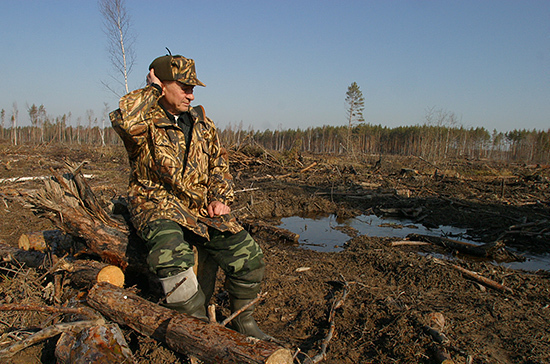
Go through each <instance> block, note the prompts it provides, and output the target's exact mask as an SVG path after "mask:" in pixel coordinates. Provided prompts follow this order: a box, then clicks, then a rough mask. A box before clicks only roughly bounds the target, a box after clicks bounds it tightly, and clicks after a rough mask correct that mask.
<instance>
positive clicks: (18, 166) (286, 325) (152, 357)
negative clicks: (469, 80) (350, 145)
mask: <svg viewBox="0 0 550 364" xmlns="http://www.w3.org/2000/svg"><path fill="white" fill-rule="evenodd" d="M64 160H69V161H72V162H82V161H84V160H87V161H88V162H89V163H88V164H87V165H86V167H85V168H84V170H83V172H84V173H86V174H93V175H94V176H95V177H94V178H93V179H91V181H90V183H91V184H92V186H93V188H94V191H95V192H96V193H97V194H98V196H101V197H102V198H103V200H104V201H105V202H106V204H107V203H108V201H109V200H110V199H113V198H115V197H117V196H119V195H123V194H124V191H125V187H126V183H127V174H128V164H127V159H126V155H125V152H124V150H123V149H122V148H88V147H84V146H83V147H81V148H78V149H76V148H65V147H63V148H62V147H59V146H41V147H37V148H31V147H27V146H23V147H13V146H9V145H5V144H4V145H0V178H9V177H27V176H49V175H51V173H50V170H49V169H50V168H54V169H58V168H62V167H63V161H64ZM231 160H232V169H233V174H234V176H235V182H236V186H237V188H236V189H237V190H242V191H241V192H238V193H237V201H236V203H235V204H234V206H233V210H234V211H235V213H236V214H237V215H238V216H239V217H240V218H243V219H244V218H251V219H254V220H262V221H264V222H267V223H270V224H274V225H277V223H278V222H279V221H280V219H281V218H282V217H287V216H294V215H300V216H316V215H320V214H334V215H337V216H339V217H351V216H356V215H360V214H371V213H376V214H381V213H382V211H387V210H388V209H400V210H398V211H404V210H405V209H407V208H419V207H421V208H422V213H421V214H420V215H419V216H418V218H419V219H420V220H421V222H422V223H423V224H424V225H426V226H438V225H452V226H457V227H461V228H466V229H468V233H469V234H470V235H471V236H473V237H474V238H476V239H477V240H479V241H480V242H492V241H494V240H497V239H498V238H500V239H501V240H502V241H504V242H505V243H506V244H507V246H508V247H511V248H515V249H517V250H519V251H523V252H531V253H533V254H542V253H547V252H548V251H549V242H548V241H549V240H548V238H549V233H548V220H550V204H549V201H550V190H549V181H550V180H549V175H550V169H549V168H548V166H525V165H504V164H498V163H495V162H491V161H488V160H460V161H452V162H451V161H447V162H446V163H445V164H440V165H438V166H439V168H438V169H436V168H435V166H434V165H432V164H431V163H429V162H427V161H424V160H421V159H419V158H416V157H406V158H405V157H389V156H388V157H386V156H383V157H382V159H381V161H380V162H381V163H380V164H379V167H378V164H377V163H376V162H377V160H378V157H374V156H373V157H361V158H353V159H352V158H349V159H341V158H336V157H332V156H321V155H296V154H293V153H287V154H285V155H274V154H269V153H266V152H265V151H261V150H257V149H253V148H249V149H247V150H241V151H239V152H238V153H237V152H234V153H233V154H232V158H231ZM313 162H316V163H317V164H316V165H315V166H314V167H312V168H311V169H309V170H308V171H305V172H300V170H301V169H302V168H304V167H307V166H309V165H310V164H312V163H313ZM42 183H43V182H41V181H25V182H23V181H20V182H13V181H8V182H3V183H0V240H2V241H4V242H5V243H8V244H10V245H14V246H16V245H17V240H18V238H19V236H20V235H21V234H23V233H28V232H32V231H40V230H47V229H54V228H56V227H55V226H54V225H53V223H52V222H50V220H48V219H47V218H45V217H44V216H41V215H40V214H39V213H37V212H33V211H32V210H31V209H30V208H29V207H28V206H25V205H26V202H25V199H24V198H22V196H24V195H25V194H27V193H29V192H32V191H34V190H36V189H38V188H41V187H42ZM529 223H532V224H531V225H529ZM521 224H526V225H522V226H525V229H521V230H519V232H517V231H516V233H515V234H505V235H503V233H504V232H506V231H507V230H508V229H509V228H510V227H511V226H513V225H516V226H517V225H521ZM534 229H536V230H534ZM252 233H253V236H254V237H255V239H256V240H257V241H258V242H259V243H260V244H261V246H262V248H263V249H264V252H265V255H266V261H267V267H268V269H267V277H266V279H265V283H264V291H265V292H267V293H268V295H267V298H266V299H265V300H264V301H263V302H262V303H261V304H260V305H259V307H258V309H257V310H256V315H255V316H256V318H257V321H258V323H259V325H260V326H261V327H262V328H263V329H264V331H266V332H267V333H270V334H271V335H273V336H274V337H275V338H277V339H278V340H280V341H281V342H282V343H284V345H285V346H287V347H289V348H291V349H292V350H293V351H296V350H298V349H299V351H300V353H299V355H298V359H297V362H298V360H299V361H300V362H303V361H304V358H305V357H306V356H310V357H312V356H314V355H316V354H317V353H319V350H320V346H321V342H322V340H323V338H325V337H326V335H327V332H328V329H329V322H328V318H329V313H330V311H331V305H332V304H333V303H335V302H336V301H339V300H342V299H343V301H342V302H343V304H342V306H341V307H340V308H338V309H337V310H336V311H335V315H334V321H333V322H334V324H335V331H334V335H333V337H332V339H331V341H330V342H329V344H328V348H327V355H326V359H325V360H324V361H323V362H324V363H440V362H442V359H440V358H439V359H438V353H440V352H447V353H448V354H449V355H450V357H452V359H453V360H454V362H455V363H467V362H471V363H548V362H550V281H549V278H550V274H549V272H547V271H519V270H510V269H506V268H504V267H502V266H500V265H496V264H494V263H492V262H489V261H481V260H479V259H478V260H474V259H466V258H465V257H462V258H461V257H456V256H455V257H454V260H453V263H455V264H458V265H460V266H462V267H464V268H467V269H469V270H472V271H475V272H478V273H480V274H482V275H483V276H485V277H487V278H490V279H492V280H494V281H496V282H498V283H501V284H504V285H506V286H507V287H509V288H511V289H512V290H513V293H506V292H500V291H497V290H494V289H490V288H486V287H484V286H481V285H479V284H477V283H475V282H473V281H472V280H469V279H467V278H465V277H464V276H463V275H462V274H461V273H460V272H458V271H457V270H455V269H453V268H452V267H450V266H446V265H441V264H438V263H437V262H436V260H434V259H433V257H432V254H433V253H444V252H443V251H442V250H440V249H437V248H434V247H431V246H430V248H426V247H425V246H424V247H422V248H421V249H422V251H421V252H422V254H419V249H420V248H418V247H414V246H398V247H392V246H391V244H390V243H391V242H392V241H395V240H401V239H397V238H392V237H385V238H379V237H369V236H365V235H362V236H355V237H353V238H351V239H350V240H349V241H348V242H342V244H344V243H345V249H344V250H343V251H342V252H338V253H336V252H333V253H322V252H316V251H312V250H306V249H302V248H300V247H298V246H295V245H292V244H288V243H285V242H282V241H280V240H279V239H277V237H276V236H273V235H270V234H268V233H267V232H266V231H263V230H261V229H259V230H254V231H252ZM0 272H1V276H0V303H38V304H42V305H55V304H65V303H68V302H67V301H68V300H70V299H72V300H74V296H71V294H69V293H67V294H66V295H65V296H63V297H64V300H65V301H64V302H59V303H55V302H52V300H51V298H50V297H48V295H47V294H46V293H47V289H46V288H45V287H46V286H47V284H48V283H49V282H50V281H51V279H50V278H49V276H48V275H47V274H46V275H44V272H41V271H37V270H33V269H22V268H18V267H14V266H13V265H12V264H7V263H0ZM346 284H347V285H346ZM344 292H346V293H347V295H346V296H345V297H343V294H344ZM214 300H215V302H214V303H216V304H217V307H218V311H219V313H220V315H222V316H223V315H226V314H227V298H226V296H225V295H224V293H223V290H222V288H221V287H218V291H217V294H216V296H215V297H214ZM437 315H439V316H438V317H441V315H442V317H443V318H444V325H443V326H442V327H440V331H441V332H442V333H443V334H444V335H445V336H446V337H447V338H448V342H446V343H444V344H439V343H437V342H436V340H435V339H434V337H433V336H432V335H430V333H429V331H428V330H427V326H426V325H430V323H431V321H430V317H434V316H437ZM51 320H52V318H51V317H50V316H49V315H48V314H44V313H29V312H23V313H22V312H0V333H1V334H2V336H1V337H2V340H1V341H0V345H1V347H0V348H3V347H7V346H8V345H9V344H11V343H13V342H14V341H15V340H18V339H21V338H24V337H26V336H28V334H29V333H30V332H34V331H36V330H38V329H39V328H41V327H44V326H47V325H48V324H50V323H51ZM432 326H433V324H432ZM124 332H125V335H126V338H127V340H128V342H129V343H130V346H131V348H132V350H133V352H134V354H135V357H136V361H137V362H139V363H153V364H157V363H187V362H188V359H187V358H186V356H185V355H181V354H177V353H174V352H172V351H170V350H169V349H168V348H166V347H165V346H164V345H163V344H162V343H159V342H156V341H155V340H153V339H151V338H148V337H143V336H141V335H139V334H136V333H135V332H132V331H131V330H130V329H128V328H124ZM56 340H57V337H54V338H52V339H50V340H48V341H46V342H42V343H40V344H37V345H34V346H32V347H30V348H27V349H25V350H24V351H22V352H21V353H19V355H18V356H17V357H16V358H12V359H10V360H11V361H9V362H11V363H52V362H55V358H54V353H53V350H54V348H55V342H56Z"/></svg>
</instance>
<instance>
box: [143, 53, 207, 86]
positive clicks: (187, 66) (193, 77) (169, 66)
mask: <svg viewBox="0 0 550 364" xmlns="http://www.w3.org/2000/svg"><path fill="white" fill-rule="evenodd" d="M151 68H154V69H155V76H157V77H158V78H159V80H161V81H178V82H181V83H183V84H185V85H191V86H206V85H205V84H204V83H202V82H201V81H199V79H198V78H197V73H196V72H195V61H193V60H192V59H190V58H185V57H183V56H179V55H176V56H172V55H166V56H162V57H158V58H156V59H155V60H154V61H153V62H152V63H151V64H150V65H149V69H151Z"/></svg>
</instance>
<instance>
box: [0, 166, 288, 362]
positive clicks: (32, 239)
mask: <svg viewBox="0 0 550 364" xmlns="http://www.w3.org/2000/svg"><path fill="white" fill-rule="evenodd" d="M68 168H69V172H68V173H66V174H64V175H61V174H59V173H58V172H57V171H54V170H51V171H52V173H53V175H54V177H53V178H52V179H49V180H46V181H45V184H46V187H45V188H44V189H43V190H41V191H39V192H38V193H37V195H36V196H32V198H31V199H29V202H31V203H32V204H33V205H34V206H35V207H36V208H37V209H39V210H41V211H46V212H48V217H49V218H51V219H52V220H53V221H54V222H55V223H56V225H57V226H58V227H59V229H60V230H54V231H46V232H39V233H30V234H27V235H25V236H22V237H21V238H20V240H19V248H16V247H11V246H7V245H6V244H2V243H1V242H0V256H1V257H2V258H3V260H4V261H5V262H9V261H12V262H17V264H20V265H25V266H27V267H41V268H46V270H47V271H49V272H54V271H55V272H59V271H63V272H65V273H66V276H67V277H68V278H69V279H70V281H71V284H72V285H73V286H75V287H78V288H79V289H80V290H82V291H83V292H84V293H85V297H86V303H87V306H84V307H81V308H72V309H69V308H62V307H55V308H54V307H39V308H37V307H34V308H32V307H31V308H29V307H24V306H21V305H0V310H32V309H36V310H53V311H56V310H57V312H66V313H71V314H77V317H78V318H79V319H80V320H78V321H76V322H71V323H61V324H57V325H53V326H50V327H48V328H46V329H44V330H42V331H41V332H39V333H37V334H35V335H32V337H30V338H28V339H27V340H25V341H24V342H20V343H17V344H14V345H12V346H11V347H9V348H7V349H4V350H1V351H0V357H2V356H3V357H9V356H12V355H14V354H15V353H17V352H18V351H20V350H21V349H23V348H25V347H27V346H28V345H32V344H33V343H35V342H37V341H39V340H43V339H44V338H47V337H53V336H55V335H58V334H60V333H62V335H61V337H60V338H59V340H58V341H57V346H56V350H55V355H56V358H57V360H58V362H59V363H105V362H108V363H115V362H117V363H122V362H125V363H131V362H133V359H132V353H131V351H130V349H129V347H128V345H127V343H126V342H125V340H124V336H123V334H122V332H121V330H120V328H119V327H118V325H123V326H126V327H129V328H131V329H133V330H135V331H136V332H138V333H140V334H142V335H146V336H150V337H152V338H154V339H156V340H158V341H160V342H163V343H165V344H166V346H168V347H169V348H170V349H172V350H173V351H175V352H178V353H182V354H185V355H191V356H193V357H195V358H198V359H200V360H202V361H204V362H206V363H292V361H293V358H292V354H291V352H290V350H289V349H286V348H284V347H282V346H280V345H279V344H278V343H274V342H268V341H262V340H257V339H254V340H251V338H247V337H245V336H244V335H242V334H240V333H238V332H235V331H233V330H230V329H228V328H226V327H225V326H224V325H221V324H218V323H216V322H203V321H201V320H198V319H196V318H193V317H191V316H188V315H185V314H181V313H178V312H176V311H173V310H170V309H168V308H165V307H163V306H161V305H159V304H156V303H153V302H150V301H148V300H146V299H144V298H142V297H140V296H139V294H138V292H137V291H136V290H135V289H132V288H125V276H129V275H140V274H142V275H147V274H148V273H147V269H146V268H145V267H143V264H142V263H141V262H144V259H143V256H141V255H140V254H141V252H139V251H137V250H135V249H133V246H135V245H139V244H129V242H130V241H132V239H137V236H135V234H133V233H132V231H131V228H130V227H129V224H127V223H126V221H125V220H124V219H120V220H119V219H116V218H113V217H112V216H110V215H109V214H107V213H106V212H105V210H104V209H103V208H102V207H101V206H100V204H99V202H98V201H97V199H96V197H95V196H94V194H93V193H92V190H91V189H90V187H89V186H88V184H87V183H86V180H85V179H84V178H83V176H82V175H81V173H80V169H81V168H82V165H80V166H76V165H70V164H69V165H68ZM129 272H131V274H129ZM54 295H55V294H54ZM64 310H66V311H64ZM73 317H74V316H73ZM108 320H112V322H108Z"/></svg>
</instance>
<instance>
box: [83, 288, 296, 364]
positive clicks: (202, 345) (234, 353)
mask: <svg viewBox="0 0 550 364" xmlns="http://www.w3.org/2000/svg"><path fill="white" fill-rule="evenodd" d="M88 303H89V304H90V305H91V306H92V307H93V308H95V309H96V310H98V311H100V312H101V313H102V314H104V315H106V316H107V317H109V318H110V319H112V320H114V321H116V322H118V323H119V324H121V325H122V324H124V325H127V326H129V327H131V328H132V329H134V330H136V331H137V332H139V333H141V334H142V335H146V336H151V337H153V338H155V339H157V340H159V341H162V342H164V343H166V344H167V345H168V347H170V349H172V350H174V351H177V352H179V353H182V354H188V355H194V356H196V357H197V358H198V359H201V360H204V361H205V362H207V363H269V364H274V363H281V364H283V363H292V354H291V353H290V350H288V349H285V348H282V347H280V346H279V345H277V344H274V343H271V342H266V341H262V340H253V341H249V340H248V339H247V338H246V337H245V336H244V335H242V334H240V333H238V332H236V331H233V330H230V329H227V328H225V327H224V326H221V325H218V324H213V323H207V322H204V321H201V320H199V319H197V318H194V317H191V316H188V315H185V314H180V313H178V312H177V311H174V310H170V309H168V308H165V307H162V306H159V305H156V304H154V303H152V302H149V301H147V300H145V299H143V298H141V297H139V296H137V295H136V294H133V293H131V292H129V291H127V290H124V289H121V288H117V287H114V286H113V285H110V284H107V283H98V284H96V285H95V286H94V287H93V288H92V289H91V290H90V291H89V293H88Z"/></svg>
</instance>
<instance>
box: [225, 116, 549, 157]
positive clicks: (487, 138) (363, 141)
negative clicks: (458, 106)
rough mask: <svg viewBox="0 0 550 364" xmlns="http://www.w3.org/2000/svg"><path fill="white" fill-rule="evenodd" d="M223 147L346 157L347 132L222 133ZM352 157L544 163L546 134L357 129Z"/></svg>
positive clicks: (334, 128) (420, 127) (438, 128)
mask: <svg viewBox="0 0 550 364" xmlns="http://www.w3.org/2000/svg"><path fill="white" fill-rule="evenodd" d="M221 134H222V139H223V140H224V141H225V143H226V144H227V145H230V146H236V145H237V146H238V144H239V143H243V142H246V141H251V142H253V143H257V144H258V145H260V146H262V147H263V148H265V149H267V150H274V151H279V152H283V151H289V150H292V149H294V150H295V151H297V152H310V153H320V154H322V153H328V154H348V155H351V154H350V153H351V151H349V150H348V149H350V147H348V145H349V143H348V140H349V127H348V126H327V125H325V126H321V127H309V128H307V129H303V130H302V129H297V130H292V129H290V130H276V131H271V130H265V131H252V130H249V131H247V132H243V131H242V130H234V129H233V128H232V126H231V125H230V126H228V127H226V128H225V129H224V130H223V131H222V132H221ZM351 139H352V144H353V152H354V154H355V155H359V154H369V155H382V154H395V155H415V156H421V157H424V158H427V159H429V160H432V161H440V160H444V159H448V158H457V157H458V158H464V157H467V158H489V159H495V160H502V161H508V162H526V163H527V162H529V163H549V162H550V129H548V130H547V131H538V130H525V129H523V130H513V131H509V132H498V131H496V130H493V132H489V131H488V130H487V129H485V128H483V127H477V128H464V127H450V126H438V125H427V124H425V125H415V126H400V127H396V128H389V127H386V126H382V125H372V124H367V123H365V124H359V125H356V126H354V127H353V128H352V129H351Z"/></svg>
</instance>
